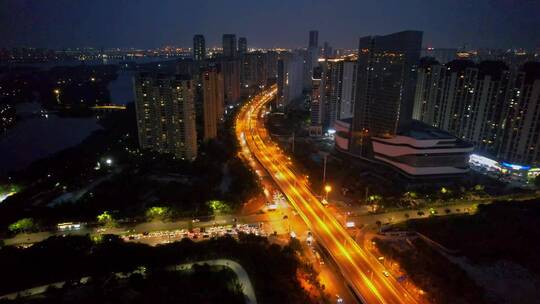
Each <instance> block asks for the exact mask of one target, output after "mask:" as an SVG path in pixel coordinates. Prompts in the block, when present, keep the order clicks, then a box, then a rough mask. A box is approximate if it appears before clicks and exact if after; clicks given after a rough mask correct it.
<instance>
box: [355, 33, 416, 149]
mask: <svg viewBox="0 0 540 304" xmlns="http://www.w3.org/2000/svg"><path fill="white" fill-rule="evenodd" d="M421 45H422V32H419V31H404V32H399V33H394V34H390V35H386V36H367V37H363V38H360V44H359V50H358V63H357V78H356V86H357V87H356V90H357V93H356V101H355V105H354V119H353V124H352V128H353V133H352V142H351V144H352V145H351V149H352V150H353V151H354V152H355V153H360V154H365V153H368V152H369V151H368V150H369V148H370V144H369V138H370V137H374V136H376V137H387V138H388V137H392V136H394V135H395V134H396V132H397V130H398V127H405V126H406V125H407V124H409V123H410V122H411V120H412V108H413V98H414V96H413V95H414V88H415V87H414V85H415V80H416V66H417V64H418V61H419V57H420V48H421ZM366 148H367V150H366Z"/></svg>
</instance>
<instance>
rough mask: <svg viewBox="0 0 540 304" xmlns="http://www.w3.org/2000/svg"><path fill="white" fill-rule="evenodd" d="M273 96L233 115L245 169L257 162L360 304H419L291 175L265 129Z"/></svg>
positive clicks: (267, 92)
mask: <svg viewBox="0 0 540 304" xmlns="http://www.w3.org/2000/svg"><path fill="white" fill-rule="evenodd" d="M276 93H277V88H276V86H272V87H270V88H269V89H266V90H265V91H263V92H262V93H260V94H259V95H257V96H255V97H253V98H252V99H251V100H250V101H249V102H248V103H246V104H245V105H244V106H243V107H242V108H241V109H240V111H239V113H238V116H237V119H236V125H235V128H236V129H235V132H236V136H237V138H238V141H239V143H240V146H241V153H242V154H243V156H244V158H246V159H247V160H248V163H250V164H252V163H253V161H254V159H256V160H257V161H258V162H259V163H260V164H261V165H262V167H264V168H265V169H266V170H267V172H268V174H269V175H270V176H271V177H272V179H273V180H274V181H275V183H276V184H277V186H278V187H279V188H280V189H281V191H282V192H283V193H284V194H285V196H286V197H287V199H288V201H289V203H290V204H291V205H292V206H293V208H294V209H295V210H296V211H297V212H298V215H299V216H300V217H301V218H302V219H303V220H304V222H305V223H306V225H307V226H308V227H309V228H310V229H311V231H312V232H313V234H314V236H315V237H316V239H317V241H318V242H319V243H320V244H322V246H324V247H325V248H326V250H327V251H328V253H329V254H330V255H331V256H332V258H333V259H334V261H335V262H336V264H337V266H338V268H339V269H340V271H341V274H342V275H343V277H345V279H346V280H347V281H348V284H349V285H350V286H351V288H352V289H353V290H354V292H355V294H356V295H357V296H358V297H359V298H360V299H361V300H362V302H364V303H418V301H417V300H416V299H414V298H413V297H412V296H411V295H410V294H409V293H408V292H407V290H406V289H405V288H404V287H403V286H402V285H401V284H400V283H398V282H397V281H396V280H395V278H393V277H392V276H388V277H387V276H385V275H384V273H383V272H384V270H385V269H384V266H383V265H381V264H380V263H379V262H378V261H377V259H376V258H375V257H373V256H372V255H370V254H369V253H367V252H366V251H365V250H364V249H362V248H361V247H360V246H359V245H358V244H357V243H356V242H355V241H354V240H353V239H352V237H351V236H350V235H349V234H348V232H347V231H346V229H345V228H344V227H343V226H342V225H341V224H340V223H339V222H338V221H337V220H336V218H335V216H334V215H333V214H332V213H331V212H330V211H329V210H328V209H327V208H326V207H324V206H323V205H322V204H321V202H320V201H319V199H318V198H317V197H316V196H315V195H314V194H313V193H312V192H311V190H310V189H309V186H308V185H307V183H306V177H305V176H302V175H300V174H297V173H296V172H295V170H294V165H293V164H292V162H291V161H290V160H289V158H288V157H287V156H286V155H285V154H284V153H283V152H282V151H281V150H280V149H279V147H278V146H277V145H276V144H275V143H274V142H273V141H272V140H271V138H270V136H269V135H268V133H267V131H266V129H265V126H264V115H265V111H264V110H265V106H266V105H267V104H268V103H269V102H270V101H271V100H272V99H273V98H274V97H275V96H276Z"/></svg>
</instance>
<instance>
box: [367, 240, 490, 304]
mask: <svg viewBox="0 0 540 304" xmlns="http://www.w3.org/2000/svg"><path fill="white" fill-rule="evenodd" d="M374 240H375V243H376V246H377V248H378V249H379V251H380V252H381V253H382V254H383V255H384V256H386V257H390V258H391V259H393V260H396V261H397V262H398V263H399V265H400V266H401V267H402V268H403V269H404V270H405V271H406V273H407V276H408V277H409V279H410V280H411V281H412V282H413V283H414V284H415V285H416V286H417V287H419V288H421V289H422V290H424V291H426V292H427V297H428V300H429V302H432V303H484V299H483V290H482V289H481V288H480V287H479V286H478V285H476V283H474V281H473V280H471V279H470V278H469V277H468V276H467V274H466V273H465V271H463V270H462V269H461V268H459V267H458V266H457V265H455V264H454V263H452V262H450V261H449V260H448V259H447V258H446V257H444V256H443V255H441V254H440V253H439V252H437V251H436V250H435V249H433V248H432V247H430V246H429V245H428V244H426V242H425V241H423V240H422V239H415V240H413V241H412V242H411V244H412V245H413V248H409V249H406V250H404V249H403V248H402V247H403V246H393V245H392V243H391V241H385V240H381V239H377V238H375V239H374Z"/></svg>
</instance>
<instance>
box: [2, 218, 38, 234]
mask: <svg viewBox="0 0 540 304" xmlns="http://www.w3.org/2000/svg"><path fill="white" fill-rule="evenodd" d="M35 228H36V225H35V224H34V220H33V219H31V218H28V217H27V218H23V219H20V220H18V221H16V222H15V223H13V224H11V225H9V227H8V229H9V231H11V232H14V233H19V232H29V231H31V230H33V229H35Z"/></svg>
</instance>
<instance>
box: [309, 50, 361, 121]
mask: <svg viewBox="0 0 540 304" xmlns="http://www.w3.org/2000/svg"><path fill="white" fill-rule="evenodd" d="M318 64H319V66H320V67H321V69H322V85H323V87H324V90H323V92H324V93H323V95H322V100H321V101H322V103H323V106H324V115H323V128H324V129H332V128H334V124H335V122H336V121H337V120H340V119H348V118H351V117H352V116H353V108H354V96H355V94H356V92H355V90H356V84H355V82H356V60H351V59H348V58H332V59H321V60H320V61H319V62H318Z"/></svg>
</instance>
